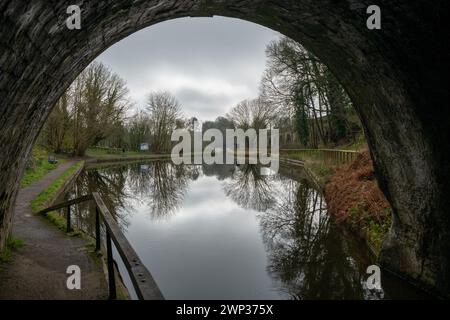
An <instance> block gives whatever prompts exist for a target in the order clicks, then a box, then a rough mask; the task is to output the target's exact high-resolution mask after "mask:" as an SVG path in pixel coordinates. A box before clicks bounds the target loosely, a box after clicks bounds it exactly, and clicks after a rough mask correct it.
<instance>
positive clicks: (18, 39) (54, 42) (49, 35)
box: [0, 0, 450, 296]
mask: <svg viewBox="0 0 450 320" xmlns="http://www.w3.org/2000/svg"><path fill="white" fill-rule="evenodd" d="M69 5H70V3H69V1H60V2H58V4H54V3H48V2H42V1H37V2H33V3H29V2H27V1H0V10H1V11H0V14H1V17H2V19H1V23H0V39H1V40H0V43H1V47H0V61H1V72H2V73H1V78H0V98H1V99H0V101H1V108H0V146H1V149H2V154H1V157H0V181H2V184H1V186H0V247H4V246H5V242H6V238H7V235H8V234H9V233H10V231H11V222H12V219H13V207H14V206H13V205H14V202H15V199H16V196H17V191H18V187H19V181H20V177H21V176H22V173H23V168H24V165H25V159H26V158H27V156H28V154H29V153H30V150H31V146H32V144H33V142H34V141H35V139H36V137H37V135H38V133H39V130H40V129H41V127H42V125H43V123H44V121H45V119H46V118H47V116H48V114H49V113H50V111H51V109H52V108H53V106H54V105H55V103H56V101H57V100H58V98H59V97H60V96H61V94H62V93H63V92H64V90H65V89H66V88H67V87H68V86H69V85H70V83H71V82H72V81H73V80H74V79H75V77H76V76H77V75H78V74H79V73H80V72H81V71H82V70H83V69H84V68H85V67H86V66H87V65H88V64H89V63H90V62H91V61H92V60H93V59H94V58H95V57H96V56H97V55H98V54H100V53H101V52H102V51H103V50H105V49H107V48H108V47H110V46H111V45H112V44H114V43H115V42H117V41H119V40H121V39H123V38H124V37H126V36H128V35H130V34H132V33H133V32H135V31H137V30H140V29H142V28H144V27H147V26H150V25H152V24H155V23H158V22H161V21H165V20H169V19H173V18H177V17H187V16H213V15H222V16H229V17H234V18H240V19H243V20H248V21H252V22H255V23H258V24H261V25H263V26H267V27H269V28H271V29H273V30H276V31H279V32H281V33H282V34H285V35H286V36H288V37H290V38H292V39H294V40H295V41H298V42H299V43H301V44H302V45H304V46H305V47H306V48H307V49H308V50H310V51H311V52H313V53H314V54H315V55H316V56H318V57H319V58H320V59H321V60H322V61H323V62H324V63H325V64H326V65H327V66H328V67H329V68H330V70H331V71H332V72H333V73H334V74H335V75H336V77H337V78H338V80H339V81H340V82H341V84H342V85H343V86H344V87H345V89H346V90H347V92H348V93H349V95H350V97H351V99H352V101H353V103H354V105H355V107H356V109H357V112H358V114H359V116H360V118H361V121H362V124H363V126H364V129H365V133H366V136H367V140H368V144H369V147H370V151H371V156H372V158H373V161H374V165H375V168H376V172H377V175H378V178H379V183H380V186H381V188H382V190H383V192H384V194H385V195H386V197H387V199H388V200H389V202H390V204H391V206H392V208H393V211H394V212H393V227H392V228H391V232H390V234H389V237H388V239H387V240H386V241H385V244H384V249H383V252H382V256H381V262H382V264H383V265H384V266H385V267H386V268H388V269H389V270H392V271H393V272H396V273H398V274H401V275H403V276H405V277H408V278H410V279H413V280H414V281H416V282H418V283H420V284H421V285H422V286H424V287H428V288H431V289H433V290H436V291H437V292H439V293H440V294H442V295H444V296H448V294H449V291H450V216H449V215H448V208H449V206H450V203H449V197H448V192H449V191H450V190H449V189H450V188H449V182H448V181H449V178H450V166H449V165H448V164H447V163H448V158H449V156H450V150H449V149H448V148H444V147H443V146H445V145H447V144H448V141H449V139H450V127H449V126H448V122H446V121H444V119H447V118H446V116H445V114H446V113H445V112H446V110H445V107H446V102H447V101H448V88H446V87H445V86H446V81H445V80H446V79H447V74H448V72H447V70H448V68H446V67H448V58H447V51H446V49H445V45H444V43H445V42H446V41H444V39H447V38H448V34H447V31H446V30H447V29H446V28H445V27H444V21H446V19H445V15H446V14H447V12H448V3H447V2H445V1H437V2H436V3H434V4H433V5H432V6H430V5H429V3H428V2H427V1H418V2H414V4H412V3H411V2H410V1H399V2H398V3H397V4H396V6H395V8H393V7H392V6H390V5H389V2H388V1H382V2H381V4H380V7H381V10H382V14H383V27H382V29H381V30H369V29H367V28H366V24H365V23H366V15H365V10H366V8H367V6H368V5H369V4H368V3H366V1H357V2H356V3H355V2H352V3H351V4H350V3H348V2H344V1H343V2H341V3H339V4H337V3H336V2H334V1H328V0H323V1H315V2H310V1H306V0H305V1H303V0H301V1H289V0H286V1H278V2H276V3H274V2H267V1H263V0H260V1H251V2H250V1H242V0H239V1H238V0H236V1H227V2H226V3H224V2H223V1H214V0H211V1H167V2H157V1H136V2H130V1H103V2H88V3H86V4H85V6H83V11H82V12H83V21H84V22H83V24H82V28H81V29H80V30H68V29H67V27H66V24H65V20H66V18H67V15H66V9H67V7H68V6H69ZM405 12H408V15H404V13H405ZM416 21H421V22H423V23H421V24H420V26H417V23H416ZM430 106H432V107H433V108H432V109H430Z"/></svg>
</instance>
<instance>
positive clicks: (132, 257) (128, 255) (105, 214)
mask: <svg viewBox="0 0 450 320" xmlns="http://www.w3.org/2000/svg"><path fill="white" fill-rule="evenodd" d="M93 197H94V200H95V202H96V204H97V207H98V209H99V211H100V214H101V215H102V218H103V221H104V224H105V226H106V230H107V235H109V236H110V237H111V239H112V241H113V242H114V244H115V245H116V249H117V251H118V252H119V255H120V257H121V258H122V260H123V262H124V264H125V267H126V268H127V270H128V273H129V275H130V278H131V281H132V282H133V286H134V289H135V290H136V294H137V296H138V298H139V299H141V300H162V299H164V297H163V295H162V293H161V291H160V290H159V288H158V286H157V284H156V282H155V280H154V279H153V277H152V275H151V274H150V272H149V271H148V270H147V268H146V267H145V266H144V264H143V263H142V262H141V260H140V259H139V257H138V255H137V254H136V252H135V251H134V249H133V247H132V246H131V244H130V243H129V242H128V240H127V238H125V236H124V234H123V233H122V231H121V230H120V228H119V226H118V225H117V222H116V221H115V220H114V218H113V217H112V215H111V213H110V212H109V210H108V208H107V207H106V206H105V204H104V203H103V200H102V198H101V197H100V195H99V194H98V193H97V192H94V193H93ZM107 240H108V239H107Z"/></svg>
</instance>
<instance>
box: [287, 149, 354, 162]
mask: <svg viewBox="0 0 450 320" xmlns="http://www.w3.org/2000/svg"><path fill="white" fill-rule="evenodd" d="M280 153H285V154H292V153H295V154H296V155H297V156H300V157H302V156H304V157H305V158H313V159H317V160H322V161H324V162H326V163H332V164H348V163H351V162H353V161H354V160H355V159H356V157H357V156H358V154H359V152H358V151H353V150H335V149H280Z"/></svg>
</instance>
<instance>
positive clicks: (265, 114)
mask: <svg viewBox="0 0 450 320" xmlns="http://www.w3.org/2000/svg"><path fill="white" fill-rule="evenodd" d="M275 113H276V108H275V107H274V106H273V105H270V104H268V103H266V102H265V101H264V100H262V99H261V98H257V99H254V100H244V101H241V102H240V103H238V104H237V105H236V106H235V107H233V108H232V109H231V111H230V112H229V113H228V115H227V117H228V118H229V119H230V120H232V121H233V122H234V123H235V125H236V127H238V128H241V129H244V130H247V129H249V128H253V129H256V130H258V129H264V128H267V127H268V126H269V124H270V123H271V122H272V120H273V119H274V118H275Z"/></svg>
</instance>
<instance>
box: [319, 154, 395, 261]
mask: <svg viewBox="0 0 450 320" xmlns="http://www.w3.org/2000/svg"><path fill="white" fill-rule="evenodd" d="M325 198H326V201H327V206H328V210H329V212H330V213H331V214H332V215H333V216H335V217H336V219H337V221H338V222H340V223H342V224H344V225H346V226H348V227H349V228H350V230H351V231H353V232H354V233H355V234H357V235H358V236H359V237H361V238H362V239H364V240H365V241H366V242H367V244H368V245H369V246H370V247H371V249H372V250H373V252H374V253H375V254H376V255H378V254H379V252H380V250H381V246H382V243H383V239H384V237H385V235H386V234H387V232H388V231H389V228H390V225H391V207H390V205H389V203H388V201H387V200H386V198H385V197H384V195H383V193H382V192H381V190H380V188H379V187H378V182H377V180H376V177H375V172H374V168H373V163H372V159H371V158H370V155H369V152H368V151H365V152H363V153H361V154H360V155H359V156H358V157H357V158H356V160H355V161H354V162H353V163H351V164H349V165H346V166H343V167H341V168H338V169H337V170H336V171H335V173H334V174H333V175H332V176H331V177H330V178H329V179H328V181H327V183H326V185H325Z"/></svg>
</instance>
